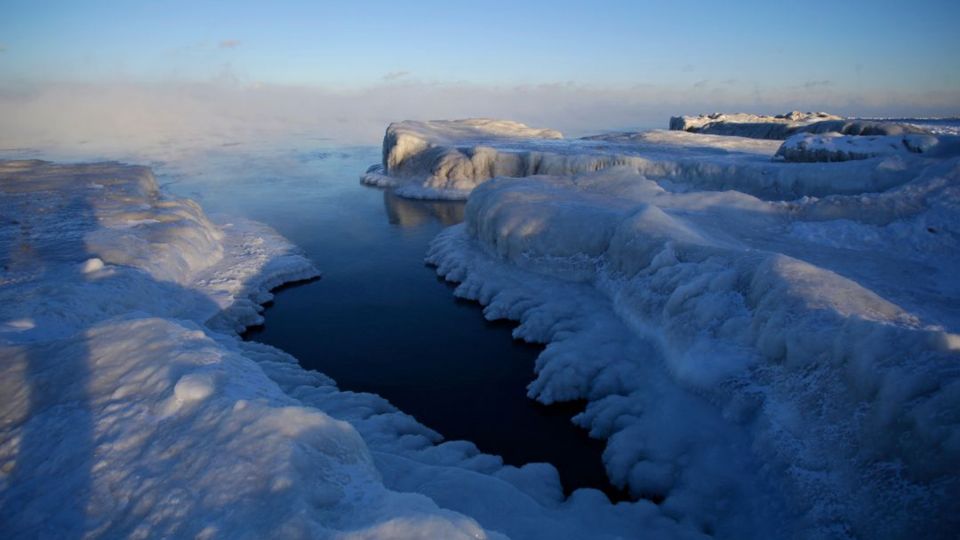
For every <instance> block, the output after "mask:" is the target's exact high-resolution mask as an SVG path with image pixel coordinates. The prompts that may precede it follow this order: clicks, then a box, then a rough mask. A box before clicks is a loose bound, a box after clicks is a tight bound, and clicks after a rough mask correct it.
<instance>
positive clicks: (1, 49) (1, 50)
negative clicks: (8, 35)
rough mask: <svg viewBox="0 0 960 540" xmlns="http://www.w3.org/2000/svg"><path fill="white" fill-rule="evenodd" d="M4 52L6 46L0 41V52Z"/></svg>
mask: <svg viewBox="0 0 960 540" xmlns="http://www.w3.org/2000/svg"><path fill="white" fill-rule="evenodd" d="M5 52H7V48H6V47H5V46H4V45H3V43H0V54H2V53H5Z"/></svg>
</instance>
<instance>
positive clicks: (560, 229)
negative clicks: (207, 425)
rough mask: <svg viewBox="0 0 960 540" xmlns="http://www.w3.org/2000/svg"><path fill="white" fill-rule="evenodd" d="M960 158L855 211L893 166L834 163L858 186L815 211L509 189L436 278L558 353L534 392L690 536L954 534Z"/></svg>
mask: <svg viewBox="0 0 960 540" xmlns="http://www.w3.org/2000/svg"><path fill="white" fill-rule="evenodd" d="M656 136H657V137H663V135H662V134H657V135H656ZM699 137H706V136H699ZM712 140H718V141H719V140H725V141H727V142H728V143H729V144H740V142H739V140H738V139H736V138H720V137H716V138H714V139H712ZM666 141H668V144H669V143H675V140H671V139H666ZM954 149H955V147H954ZM958 154H960V153H958V152H956V151H955V150H954V152H953V154H952V156H950V155H949V154H939V157H937V158H930V159H929V160H925V161H909V162H908V161H903V162H901V163H902V164H903V166H904V167H905V168H906V171H907V173H908V174H909V177H910V180H909V181H906V182H905V183H903V184H902V185H899V186H896V187H892V188H890V189H886V190H883V191H882V192H877V193H859V194H855V195H846V194H844V193H846V192H847V190H846V185H845V183H847V182H851V183H857V182H860V179H858V178H857V177H856V176H855V175H858V174H863V173H867V174H868V173H869V171H870V170H871V169H870V167H865V168H863V169H858V168H849V167H845V166H847V165H850V164H851V163H852V162H847V163H829V164H820V165H822V166H823V167H822V168H821V169H820V170H823V171H828V167H836V168H837V170H844V171H846V172H847V174H848V175H853V176H852V177H847V176H836V177H833V176H831V177H832V178H837V179H838V180H837V181H836V183H834V184H832V185H829V184H827V185H825V186H824V189H825V191H828V192H829V191H831V190H832V191H834V192H835V193H834V194H825V196H823V197H821V198H814V197H806V198H802V199H799V200H795V201H792V202H787V201H766V200H762V199H760V198H757V197H755V196H752V195H749V194H746V193H741V192H737V191H694V190H692V189H690V187H689V186H686V187H687V189H685V190H682V191H678V190H677V189H675V188H676V186H675V185H673V186H671V185H670V184H669V183H668V182H666V181H664V180H660V181H657V180H655V179H651V178H650V177H649V176H645V175H643V174H638V172H637V170H636V168H635V167H632V166H627V167H616V168H610V169H606V170H603V171H600V172H593V173H583V174H574V175H567V176H533V177H529V178H497V179H494V180H491V181H488V182H486V183H484V184H483V185H480V186H479V187H478V188H477V189H476V190H474V191H473V193H472V194H471V195H470V198H469V200H468V202H467V208H466V222H465V223H464V224H461V225H457V226H454V227H451V228H448V229H446V230H445V231H444V232H442V233H441V234H440V235H439V236H438V237H437V238H436V239H435V240H434V242H433V243H432V245H431V249H430V252H429V254H428V258H427V260H428V262H430V263H432V264H434V265H436V266H437V271H438V273H439V274H440V275H442V276H444V277H445V278H446V279H447V280H450V281H455V282H459V286H458V287H457V289H456V294H457V295H458V296H460V297H464V298H469V299H474V300H478V301H479V302H481V303H482V304H484V305H485V306H486V307H485V315H486V316H487V317H488V318H490V319H499V318H509V319H512V320H516V321H519V322H520V326H519V327H518V328H517V329H516V331H515V335H516V336H517V337H519V338H523V339H525V340H529V341H535V342H541V343H546V344H547V347H546V349H545V351H544V352H543V353H542V354H541V355H540V357H539V358H538V360H537V363H536V375H537V376H536V379H535V380H534V381H533V382H532V383H531V384H530V386H529V396H530V397H531V398H535V399H537V400H539V401H541V402H544V403H552V402H555V401H563V400H573V399H586V400H588V401H589V405H588V407H587V410H586V411H585V412H584V413H582V414H581V415H579V416H578V417H576V419H575V421H576V422H577V423H578V424H580V425H581V426H583V427H584V428H586V429H589V430H590V433H591V435H592V436H595V437H600V438H603V439H606V441H607V448H606V451H605V452H604V462H605V465H606V468H607V471H608V473H609V475H610V477H611V478H612V480H613V481H614V482H615V483H616V484H618V485H622V486H626V487H628V488H629V489H630V490H631V491H632V492H633V493H635V494H638V495H646V494H655V495H659V496H662V497H665V499H664V502H663V504H662V505H661V509H663V510H664V511H665V512H667V513H668V515H671V516H673V517H675V518H676V519H678V520H679V521H681V522H685V523H694V524H696V525H697V526H698V527H700V528H701V529H702V530H704V531H710V532H713V533H716V535H717V536H718V537H721V538H772V537H778V538H791V537H794V538H903V537H907V536H917V537H924V538H950V537H952V536H953V535H954V534H955V533H956V531H957V530H960V475H958V474H957V464H958V463H960V369H958V366H960V312H958V310H957V306H958V305H960V280H958V278H957V276H958V275H960V190H958V186H960V158H958V157H956V156H957V155H958ZM907 157H909V156H907ZM702 159H703V160H704V161H706V162H710V161H711V160H714V159H716V153H715V152H714V153H710V152H707V151H704V152H703V154H702ZM898 159H906V157H903V156H899V155H898ZM860 163H863V162H860ZM907 163H910V164H911V166H906V164H907ZM795 165H799V166H804V164H795ZM877 191H881V190H879V189H878V190H877Z"/></svg>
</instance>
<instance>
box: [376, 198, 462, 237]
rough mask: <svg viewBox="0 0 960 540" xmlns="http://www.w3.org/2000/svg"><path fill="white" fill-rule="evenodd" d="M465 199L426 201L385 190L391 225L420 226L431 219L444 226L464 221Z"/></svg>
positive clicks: (385, 200) (384, 200) (386, 206)
mask: <svg viewBox="0 0 960 540" xmlns="http://www.w3.org/2000/svg"><path fill="white" fill-rule="evenodd" d="M465 206H466V204H465V203H464V202H463V201H424V200H414V199H404V198H403V197H398V196H397V195H395V194H394V193H393V191H392V190H385V191H384V192H383V207H384V209H385V210H386V211H387V220H388V221H389V222H390V224H391V225H399V226H400V227H403V228H409V227H418V226H420V225H423V224H425V223H430V221H431V220H434V221H437V222H438V223H440V224H441V225H443V226H444V227H449V226H450V225H456V224H457V223H460V222H461V221H463V210H464V207H465Z"/></svg>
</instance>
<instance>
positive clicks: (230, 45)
mask: <svg viewBox="0 0 960 540" xmlns="http://www.w3.org/2000/svg"><path fill="white" fill-rule="evenodd" d="M239 46H240V40H239V39H224V40H222V41H221V42H220V45H219V47H220V48H221V49H236V48H237V47H239Z"/></svg>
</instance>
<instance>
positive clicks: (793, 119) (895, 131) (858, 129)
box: [670, 111, 927, 140]
mask: <svg viewBox="0 0 960 540" xmlns="http://www.w3.org/2000/svg"><path fill="white" fill-rule="evenodd" d="M670 129H671V130H679V131H689V132H693V133H703V134H707V135H728V136H737V137H750V138H753V139H774V140H784V139H787V138H790V137H792V136H794V135H796V134H799V133H814V134H819V133H839V134H842V135H870V136H892V135H904V134H925V133H927V131H926V130H925V129H923V128H921V127H919V126H915V125H912V124H907V123H898V122H888V121H880V120H855V119H851V120H848V119H844V118H841V117H839V116H834V115H832V114H827V113H801V112H797V111H794V112H791V113H787V114H782V115H777V116H765V115H754V114H747V113H735V114H727V113H714V114H706V115H705V114H701V115H699V116H674V117H671V118H670Z"/></svg>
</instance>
